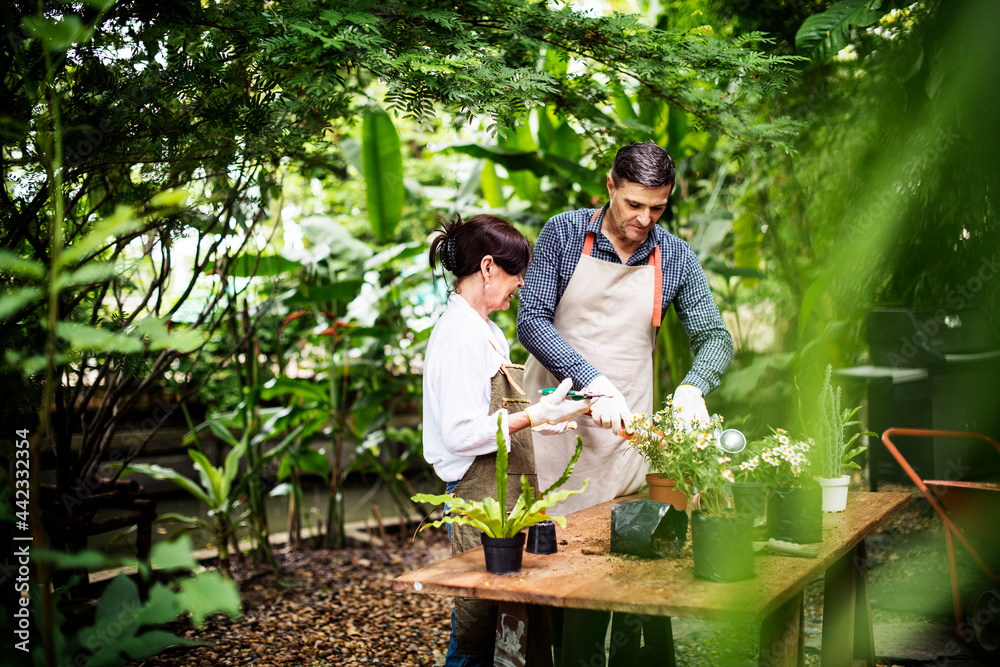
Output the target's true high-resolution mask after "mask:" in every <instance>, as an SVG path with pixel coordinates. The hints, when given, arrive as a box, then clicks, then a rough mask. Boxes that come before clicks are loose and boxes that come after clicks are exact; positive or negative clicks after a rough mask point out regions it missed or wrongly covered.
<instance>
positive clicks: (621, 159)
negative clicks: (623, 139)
mask: <svg viewBox="0 0 1000 667" xmlns="http://www.w3.org/2000/svg"><path fill="white" fill-rule="evenodd" d="M611 180H612V181H613V182H614V184H615V187H616V188H617V187H621V184H622V182H623V181H629V182H631V183H638V184H639V185H641V186H643V187H647V188H662V187H663V186H665V185H669V186H670V187H673V186H674V161H673V159H672V158H671V157H670V155H668V154H667V151H665V150H663V149H662V148H660V147H659V146H657V145H656V144H652V143H634V144H629V145H628V146H623V147H622V148H620V149H619V150H618V153H617V154H616V155H615V162H614V164H613V165H611Z"/></svg>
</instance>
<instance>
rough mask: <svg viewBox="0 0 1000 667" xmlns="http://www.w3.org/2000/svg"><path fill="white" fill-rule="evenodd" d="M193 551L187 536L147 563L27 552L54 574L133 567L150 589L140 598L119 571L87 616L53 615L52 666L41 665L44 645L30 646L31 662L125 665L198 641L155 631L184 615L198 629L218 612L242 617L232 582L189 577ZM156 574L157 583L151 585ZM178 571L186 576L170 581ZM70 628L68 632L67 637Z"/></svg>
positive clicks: (208, 575)
mask: <svg viewBox="0 0 1000 667" xmlns="http://www.w3.org/2000/svg"><path fill="white" fill-rule="evenodd" d="M191 552H192V545H191V540H190V538H189V537H188V536H186V535H185V536H182V537H181V538H179V539H177V540H175V541H172V542H161V543H159V544H156V545H155V546H154V547H153V552H152V554H151V556H150V562H149V564H147V563H144V562H142V561H136V560H134V559H109V558H107V557H106V556H104V555H103V554H101V553H100V552H97V551H83V552H80V553H78V554H65V553H62V552H59V551H38V552H37V553H34V554H32V556H33V558H34V559H37V560H39V561H44V562H47V563H49V564H50V565H51V566H52V567H54V568H56V569H68V570H77V569H86V570H90V571H93V570H97V569H104V568H109V567H120V566H122V565H132V566H135V567H136V568H137V569H138V578H139V580H140V581H141V582H143V584H144V586H146V587H148V593H142V592H141V591H140V588H139V585H138V584H137V583H136V581H135V580H134V579H133V578H132V577H129V576H128V575H127V574H124V573H122V574H119V575H118V576H116V577H115V578H114V579H112V580H111V582H110V583H109V584H108V585H107V586H106V587H105V588H104V591H103V592H102V593H101V596H100V598H99V599H98V600H97V602H96V605H95V607H94V614H93V618H92V619H83V618H82V616H83V613H82V612H77V613H76V614H75V615H74V616H70V615H69V614H68V613H67V614H66V615H64V614H63V613H62V612H58V611H57V612H56V614H55V616H56V624H55V628H54V633H55V642H54V644H55V657H56V658H57V663H46V661H45V658H44V655H43V651H42V648H41V647H36V648H35V649H34V651H33V656H32V657H33V659H34V664H36V665H44V664H60V665H69V664H80V660H81V659H84V661H85V664H88V665H93V666H95V667H102V666H103V667H108V666H117V665H124V664H126V658H128V659H131V660H144V659H146V658H149V657H151V656H154V655H156V654H158V653H160V652H161V651H163V650H164V649H166V648H168V647H171V646H192V645H201V644H203V642H194V641H191V640H189V639H185V638H183V637H180V636H178V635H176V634H174V633H172V632H168V631H166V630H163V629H158V627H157V626H161V625H163V624H165V623H169V622H171V621H174V620H176V619H178V618H179V617H180V616H182V615H183V614H189V615H190V617H191V621H192V622H193V623H194V624H195V625H197V626H201V625H203V624H204V622H205V619H206V618H207V617H208V616H209V615H211V614H215V613H218V612H222V613H225V614H227V615H229V616H230V617H232V618H236V617H238V616H239V615H240V594H239V590H238V589H237V588H236V584H234V583H233V582H232V581H231V580H229V579H226V578H224V577H222V576H221V575H220V574H219V573H218V572H195V570H196V569H197V566H198V564H197V562H196V561H195V560H194V557H193V556H192V553H191ZM154 570H155V573H156V582H155V583H153V584H152V586H149V584H150V583H151V579H152V577H153V574H154ZM179 574H180V575H184V576H176V575H179ZM164 575H170V576H171V579H170V580H166V579H165V578H164ZM88 620H90V621H92V622H88ZM68 628H74V631H72V632H69V630H68Z"/></svg>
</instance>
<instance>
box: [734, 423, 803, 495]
mask: <svg viewBox="0 0 1000 667" xmlns="http://www.w3.org/2000/svg"><path fill="white" fill-rule="evenodd" d="M813 445H814V443H813V440H812V438H809V439H808V440H796V439H794V438H792V437H790V436H789V435H788V432H787V431H786V430H784V429H781V428H776V429H774V430H773V432H772V433H771V435H769V436H767V437H765V438H762V439H761V440H757V441H755V442H753V443H751V444H750V446H749V447H747V454H746V456H744V457H743V461H742V462H741V463H739V465H737V466H735V475H736V478H737V479H738V480H739V481H741V482H764V483H765V484H766V485H767V486H783V487H791V486H801V485H802V484H803V483H805V482H806V481H808V480H810V479H811V478H810V477H809V475H808V474H807V472H808V469H809V452H810V450H811V449H812V447H813Z"/></svg>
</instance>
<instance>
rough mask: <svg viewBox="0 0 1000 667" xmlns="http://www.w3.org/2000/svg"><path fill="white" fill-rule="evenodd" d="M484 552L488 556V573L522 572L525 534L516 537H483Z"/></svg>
mask: <svg viewBox="0 0 1000 667" xmlns="http://www.w3.org/2000/svg"><path fill="white" fill-rule="evenodd" d="M482 541H483V551H484V552H485V554H486V571H487V572H490V573H492V574H514V573H515V572H520V571H521V557H522V555H523V554H524V551H523V549H524V533H518V534H517V535H515V536H514V537H487V536H486V535H485V534H484V535H483V536H482Z"/></svg>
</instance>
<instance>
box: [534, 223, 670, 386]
mask: <svg viewBox="0 0 1000 667" xmlns="http://www.w3.org/2000/svg"><path fill="white" fill-rule="evenodd" d="M603 210H604V209H603V208H599V209H597V210H595V211H594V215H593V216H591V218H590V224H594V220H597V216H598V214H600V212H601V211H603ZM596 237H597V235H596V234H595V233H594V232H587V236H586V238H584V241H583V252H581V253H580V254H581V255H588V256H590V255H591V254H592V253H593V250H594V240H595V238H596ZM646 264H648V265H649V266H651V267H653V271H654V273H653V275H654V276H655V278H654V283H655V285H656V287H655V288H654V290H653V328H654V329H655V328H656V327H658V326H660V320H662V319H663V270H662V269H661V268H660V246H659V244H657V245H655V246H653V252H651V253H649V260H648V261H647V262H646ZM515 386H516V385H515Z"/></svg>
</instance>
